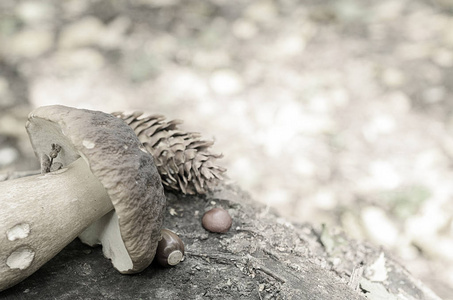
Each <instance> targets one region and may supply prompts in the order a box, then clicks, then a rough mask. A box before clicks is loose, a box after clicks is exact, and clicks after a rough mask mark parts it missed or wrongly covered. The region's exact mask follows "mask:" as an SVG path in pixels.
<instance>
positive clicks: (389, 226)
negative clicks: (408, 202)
mask: <svg viewBox="0 0 453 300" xmlns="http://www.w3.org/2000/svg"><path fill="white" fill-rule="evenodd" d="M361 217H362V224H363V226H364V230H365V232H366V233H367V236H368V238H369V239H371V240H372V241H373V242H374V243H376V244H378V245H382V246H384V247H393V246H395V245H396V243H397V241H398V236H399V231H398V229H397V227H396V225H395V224H394V222H393V221H392V220H391V219H390V218H389V217H388V216H387V214H386V212H385V211H384V210H383V209H382V208H379V207H376V206H368V207H365V208H364V209H363V210H362V216H361Z"/></svg>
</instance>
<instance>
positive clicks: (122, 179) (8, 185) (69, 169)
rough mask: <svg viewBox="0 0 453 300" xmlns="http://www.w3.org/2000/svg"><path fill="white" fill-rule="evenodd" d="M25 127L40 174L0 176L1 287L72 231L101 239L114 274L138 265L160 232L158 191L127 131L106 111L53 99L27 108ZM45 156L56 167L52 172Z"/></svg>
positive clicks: (147, 158)
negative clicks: (54, 102)
mask: <svg viewBox="0 0 453 300" xmlns="http://www.w3.org/2000/svg"><path fill="white" fill-rule="evenodd" d="M26 129H27V132H28V134H29V136H30V140H31V144H32V146H33V148H34V151H35V153H36V155H37V157H39V158H41V162H42V165H45V167H42V170H43V171H44V172H45V173H43V174H40V175H35V176H29V177H24V178H19V179H14V180H8V181H5V182H0V191H1V194H0V207H1V209H0V291H2V290H4V289H7V288H8V287H11V286H13V285H15V284H17V283H18V282H20V281H22V280H23V279H25V278H26V277H28V276H30V275H31V274H32V273H33V272H35V271H36V270H38V269H39V268H40V267H41V266H42V265H43V264H44V263H46V262H47V261H49V260H50V259H51V258H52V257H54V256H55V255H56V254H57V253H58V252H60V251H61V250H62V249H63V248H64V247H65V246H66V245H67V244H69V243H70V242H71V241H72V240H73V239H74V238H76V237H77V236H80V238H81V240H82V241H83V242H85V243H87V244H89V245H95V244H102V246H103V252H104V255H105V256H106V257H108V258H110V259H111V261H112V263H113V266H114V267H115V268H116V269H117V270H118V271H119V272H121V273H124V274H130V273H137V272H140V271H142V270H143V269H145V268H146V267H147V266H148V265H149V264H150V263H151V262H152V260H153V258H154V255H155V253H156V248H157V244H158V241H159V239H160V236H161V234H160V232H161V228H162V222H163V213H164V208H165V195H164V192H163V187H162V184H161V181H160V177H159V174H158V172H157V169H156V167H155V165H154V161H153V157H152V156H151V154H150V153H149V152H148V151H147V150H146V149H145V148H144V147H143V146H142V144H141V143H140V141H139V140H138V138H137V137H136V135H135V134H134V132H133V130H132V129H131V128H130V127H129V126H128V125H127V124H126V123H125V122H124V121H123V120H121V119H118V118H116V117H114V116H112V115H110V114H105V113H103V112H99V111H90V110H81V109H75V108H70V107H65V106H59V105H55V106H45V107H40V108H37V109H36V110H34V111H33V112H31V113H30V115H29V118H28V122H27V125H26ZM52 145H54V146H52ZM56 150H58V151H56ZM49 155H50V156H49ZM49 158H51V159H50V166H48V165H49ZM52 162H53V163H54V164H56V165H61V166H63V167H62V168H61V169H59V170H56V171H52ZM47 167H50V168H47ZM48 171H50V172H48ZM46 172H47V173H46Z"/></svg>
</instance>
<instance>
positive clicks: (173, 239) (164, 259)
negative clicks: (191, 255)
mask: <svg viewBox="0 0 453 300" xmlns="http://www.w3.org/2000/svg"><path fill="white" fill-rule="evenodd" d="M161 234H162V239H161V240H160V241H159V244H158V245H157V251H156V260H157V262H158V263H159V265H161V266H163V267H172V266H176V265H177V264H179V262H180V261H181V260H182V259H183V257H184V243H183V242H182V241H181V239H180V238H179V236H178V235H176V233H174V232H173V231H171V230H168V229H165V228H164V229H162V231H161Z"/></svg>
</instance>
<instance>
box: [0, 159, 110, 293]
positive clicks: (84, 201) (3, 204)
mask: <svg viewBox="0 0 453 300" xmlns="http://www.w3.org/2000/svg"><path fill="white" fill-rule="evenodd" d="M112 209H113V205H112V203H111V201H110V198H109V196H108V195H107V192H106V191H105V189H104V187H103V186H102V184H101V183H100V182H99V180H98V179H97V178H95V177H94V176H93V175H92V174H91V171H90V170H89V167H88V165H87V164H86V163H85V161H84V160H83V159H82V158H80V159H78V160H77V161H75V162H74V163H73V164H71V165H69V166H68V167H67V168H64V169H61V170H58V171H55V172H50V173H47V174H44V175H36V176H29V177H24V178H19V179H15V180H8V181H4V182H0V291H2V290H4V289H7V288H8V287H11V286H13V285H15V284H17V283H19V282H20V281H22V280H23V279H25V278H27V277H28V276H30V275H31V274H32V273H33V272H35V271H36V270H38V269H39V268H40V267H41V266H42V265H43V264H45V263H46V262H47V261H49V260H50V259H51V258H52V257H54V256H55V255H56V254H57V253H58V252H60V251H61V250H62V249H63V248H64V247H65V246H66V245H68V244H69V243H70V242H71V241H72V240H73V239H74V238H76V237H77V236H78V235H79V234H80V233H81V232H82V231H83V230H84V229H85V228H86V227H88V226H89V225H90V224H91V223H93V222H94V221H95V220H97V219H99V218H100V217H102V216H103V215H105V214H106V213H107V212H109V211H110V210H112Z"/></svg>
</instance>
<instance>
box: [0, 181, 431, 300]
mask: <svg viewBox="0 0 453 300" xmlns="http://www.w3.org/2000/svg"><path fill="white" fill-rule="evenodd" d="M167 199H168V202H167V214H166V220H165V227H166V228H168V229H170V230H172V231H174V232H176V233H177V234H178V235H179V236H180V237H181V239H182V240H183V241H184V243H185V247H186V254H185V259H184V261H183V262H181V263H180V264H178V265H177V266H176V267H173V268H163V267H159V266H158V265H157V264H152V265H151V266H150V267H149V268H147V269H146V270H145V271H143V272H142V273H140V274H138V275H121V274H119V273H118V272H117V271H115V270H114V269H113V267H112V266H111V264H110V262H109V261H108V260H107V259H106V258H104V257H103V255H102V251H101V249H100V248H90V247H88V246H86V245H83V244H82V243H81V242H80V241H78V240H75V241H73V242H72V243H71V244H70V245H68V246H67V247H66V248H65V249H64V250H63V251H62V252H61V253H59V254H58V255H57V256H56V257H55V258H54V259H52V260H51V261H50V262H48V263H47V264H46V265H44V266H43V267H42V268H41V269H40V270H38V271H37V272H36V273H35V274H33V275H32V276H30V277H29V278H27V279H25V280H24V281H22V282H21V283H20V284H18V285H16V286H14V287H12V288H10V289H8V290H6V291H4V292H2V293H0V298H2V299H36V297H38V296H45V297H46V298H51V299H102V298H108V299H139V298H141V299H313V300H320V299H366V298H368V299H397V298H398V297H399V298H404V299H428V300H430V299H433V300H434V299H439V298H438V297H437V296H436V295H435V294H434V293H433V292H432V291H431V290H429V289H428V288H427V287H426V286H425V285H424V284H423V283H421V282H420V281H418V280H416V279H415V278H413V277H412V276H411V275H410V274H409V272H408V271H406V270H405V269H404V267H402V266H401V265H400V264H399V263H398V262H397V261H396V260H395V259H393V258H391V254H389V253H386V252H385V251H383V250H381V249H378V248H376V247H373V246H370V245H367V244H365V243H361V242H357V241H352V240H350V239H348V238H347V237H346V236H344V235H342V234H332V233H329V231H328V230H326V229H325V228H324V230H321V229H315V228H314V227H313V226H312V225H309V224H293V223H289V222H286V221H285V220H284V219H282V218H280V217H279V216H278V215H276V214H275V213H274V212H272V211H269V210H268V208H266V207H265V206H263V205H261V204H258V203H256V202H254V201H253V200H251V199H250V197H249V196H248V195H247V194H246V193H244V192H243V191H241V190H240V189H239V188H238V187H236V186H219V187H218V188H217V189H216V190H215V191H213V192H211V193H210V194H209V195H206V196H185V195H181V194H174V193H167ZM212 207H223V208H225V209H227V210H228V211H229V212H230V214H231V216H232V217H233V226H232V227H231V229H230V231H229V232H228V233H226V234H215V233H210V232H207V231H206V230H205V229H204V228H203V227H202V226H201V218H202V216H203V213H204V212H205V211H207V210H208V209H210V208H212Z"/></svg>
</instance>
